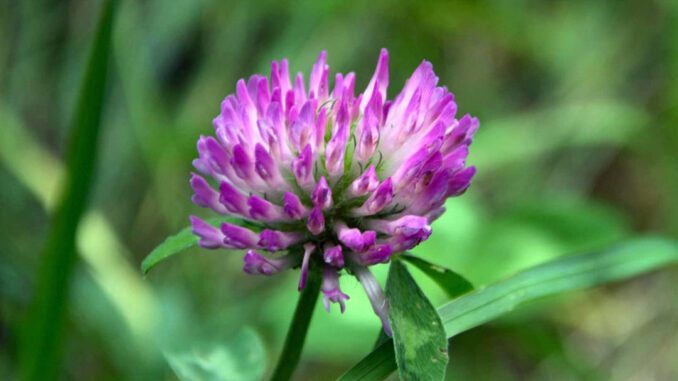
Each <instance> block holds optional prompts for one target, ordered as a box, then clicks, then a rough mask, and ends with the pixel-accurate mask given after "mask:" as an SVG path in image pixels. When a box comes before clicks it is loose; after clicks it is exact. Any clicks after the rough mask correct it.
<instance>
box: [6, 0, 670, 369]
mask: <svg viewBox="0 0 678 381" xmlns="http://www.w3.org/2000/svg"><path fill="white" fill-rule="evenodd" d="M100 3H101V2H96V1H84V0H69V1H58V2H57V1H48V0H36V1H12V0H2V1H0V206H1V207H2V211H1V212H0V242H1V243H2V246H1V249H0V379H13V377H15V376H16V373H15V372H16V368H15V364H16V360H17V345H18V337H17V326H18V325H19V324H20V323H21V322H22V321H23V319H24V318H25V314H26V307H27V306H28V304H29V302H30V300H32V297H33V291H34V287H35V280H36V278H35V274H36V269H37V267H38V261H39V260H40V258H39V253H40V251H41V248H42V247H43V244H44V240H45V238H46V232H47V226H48V223H49V216H50V215H51V212H52V210H53V207H54V201H55V195H56V194H57V192H58V189H59V184H60V183H61V181H62V180H63V168H64V159H63V158H64V148H65V146H64V138H65V137H66V136H67V133H68V126H70V123H69V122H70V120H71V118H72V110H73V109H74V104H75V99H76V98H75V97H76V94H77V90H78V84H79V79H80V78H81V74H82V72H83V69H84V63H85V61H86V60H85V57H86V51H87V46H88V43H89V42H90V41H91V35H92V32H93V28H94V22H95V20H96V17H95V16H96V14H97V12H98V10H99V7H100ZM118 11H119V12H118V15H117V16H118V19H117V21H116V25H115V29H114V45H113V48H114V51H113V57H112V58H113V61H112V62H111V63H112V65H111V66H112V69H111V77H110V78H111V81H110V82H111V86H110V89H109V94H108V104H107V105H106V108H105V113H104V128H103V130H102V131H103V135H102V136H101V140H100V152H99V158H100V160H99V164H98V166H97V172H96V175H95V177H96V183H95V194H94V196H95V200H94V202H93V203H92V204H91V209H90V210H89V212H88V213H87V214H86V215H85V218H84V220H83V223H82V224H81V227H80V232H79V237H78V248H79V253H80V258H81V265H80V267H79V268H78V270H77V271H76V275H75V278H74V281H73V287H72V292H71V309H70V315H69V318H68V321H69V323H68V326H67V336H68V341H67V346H66V353H65V356H64V357H65V358H66V359H67V360H66V363H65V364H64V371H65V374H66V377H65V378H66V379H73V380H91V379H96V380H121V379H123V380H127V379H129V380H148V379H167V380H176V379H180V377H183V378H181V379H190V377H191V376H195V377H199V378H206V377H208V376H205V375H204V374H203V373H200V372H208V371H214V372H219V371H224V369H228V367H229V365H228V364H229V363H230V362H231V361H233V363H234V364H236V365H238V366H239V367H240V366H241V365H243V364H253V365H252V366H251V369H245V370H244V369H242V367H240V368H238V370H232V372H236V371H246V373H242V377H240V378H238V379H246V378H247V377H252V379H256V378H257V377H258V375H259V374H260V373H257V372H265V370H269V371H270V369H271V367H272V364H273V361H272V360H273V359H275V357H276V356H277V354H278V351H279V349H280V348H281V344H282V340H283V338H284V334H285V330H286V328H287V324H288V323H289V320H290V317H291V314H292V312H293V308H294V302H293V301H294V300H296V298H297V296H298V295H297V292H296V291H295V289H296V288H295V286H294V283H295V279H294V277H295V274H294V273H289V274H284V275H280V276H277V277H273V278H256V277H251V276H247V275H245V274H243V273H242V272H241V270H240V267H241V255H240V254H239V253H231V252H225V251H224V252H211V251H210V252H208V251H205V250H200V249H191V250H189V251H187V252H185V253H183V254H181V255H177V256H175V257H172V259H169V260H166V261H164V262H163V263H162V264H161V265H159V266H158V267H157V268H155V269H154V271H153V272H152V273H151V274H150V275H149V276H148V277H147V278H145V279H144V278H142V275H141V274H140V271H139V263H140V262H141V259H143V258H144V256H145V255H146V254H148V252H149V251H150V250H151V249H152V248H153V247H155V246H156V245H157V244H158V243H160V242H161V241H162V240H163V239H164V237H166V236H167V235H168V234H171V233H175V232H177V231H179V230H180V229H181V228H183V227H184V226H186V225H187V224H188V218H187V216H188V215H189V214H191V213H195V214H198V215H203V216H204V215H205V214H201V212H202V211H201V210H199V209H198V208H197V207H194V206H193V205H192V204H191V203H190V188H189V186H188V173H189V172H190V171H191V160H192V158H193V157H194V156H195V142H196V140H197V137H198V136H199V135H200V134H207V133H209V132H210V131H211V129H212V127H211V119H212V117H213V116H215V115H216V114H217V112H218V110H219V103H220V101H221V99H222V98H223V97H224V96H225V95H226V94H228V93H230V92H232V91H233V90H234V87H235V82H236V80H237V79H238V78H240V77H246V76H249V75H250V74H252V73H254V72H260V71H266V70H267V69H268V65H269V63H270V61H271V60H272V59H277V58H280V57H281V56H287V57H288V58H289V59H290V63H291V66H292V69H293V70H295V71H296V70H304V71H308V70H309V69H310V66H311V63H312V62H313V60H314V59H315V57H316V56H317V54H318V52H319V51H320V50H321V49H327V50H328V53H329V60H330V65H331V67H332V69H333V70H339V71H344V72H346V71H349V70H355V71H356V74H357V81H358V86H364V85H366V84H367V81H368V79H369V76H370V75H371V70H372V68H373V66H374V63H375V61H376V58H377V55H378V50H379V48H381V47H387V48H389V51H390V54H391V67H392V72H391V75H392V82H391V91H389V94H394V92H395V91H396V90H397V89H398V88H399V87H400V86H402V84H403V83H404V81H405V79H406V75H408V73H409V72H411V70H412V69H413V68H414V67H415V66H416V65H417V64H418V63H419V62H420V60H422V59H424V58H426V59H429V60H430V61H431V62H432V63H433V65H434V68H435V69H436V72H437V73H438V74H439V76H440V82H441V83H442V84H445V85H447V86H448V87H449V88H450V89H451V90H452V91H453V92H454V93H455V95H456V97H457V101H458V103H459V105H460V111H461V112H471V113H473V114H474V115H477V116H479V118H480V120H481V129H480V131H479V132H478V134H477V138H476V140H475V143H474V145H473V146H472V148H471V150H472V153H471V161H472V163H473V164H475V165H477V166H478V177H477V179H476V180H475V182H474V184H473V186H472V187H471V189H470V190H469V192H468V193H467V194H466V195H465V196H464V197H461V198H456V199H454V200H452V201H450V202H449V203H448V212H447V213H446V214H445V215H444V216H443V217H442V218H441V219H440V220H439V221H437V222H436V223H435V224H434V226H433V229H434V233H433V235H432V237H431V239H430V240H429V241H428V242H426V243H424V244H422V245H421V246H419V247H418V248H417V249H416V250H415V253H416V254H417V255H421V256H422V257H424V258H426V259H427V260H430V261H431V262H433V263H439V264H441V265H444V266H446V267H449V268H451V269H453V270H454V271H456V272H458V273H460V274H461V275H463V276H465V277H466V278H468V279H469V280H470V281H471V282H472V283H473V284H474V285H476V286H482V285H484V284H487V283H489V282H492V281H495V280H498V279H501V278H503V277H505V276H508V275H510V274H512V273H514V272H516V271H518V270H520V269H524V268H526V267H528V266H531V265H534V264H537V263H541V262H543V261H545V260H548V259H552V258H555V257H557V256H561V255H567V254H569V253H573V252H578V251H588V250H592V249H598V248H603V247H606V246H607V245H609V244H613V243H615V242H618V241H621V240H623V239H626V238H629V237H632V236H634V235H637V234H639V233H644V232H656V233H660V234H665V235H673V236H675V235H676V234H678V154H677V152H678V128H677V127H676V126H678V106H677V105H678V43H677V41H678V5H677V4H676V2H673V1H667V0H658V1H655V2H644V1H601V2H590V1H584V0H577V1H555V2H547V1H543V2H538V1H510V2H509V1H493V2H490V1H480V2H477V1H464V2H447V1H414V0H412V1H402V2H398V3H395V2H387V1H382V0H377V1H369V2H367V1H365V2H351V3H349V2H343V1H299V2H289V1H268V0H266V1H262V2H228V1H227V2H223V1H217V0H199V1H196V0H178V1H172V2H169V3H168V2H166V1H161V0H147V1H123V2H121V4H120V7H119V9H118ZM377 272H378V275H379V276H381V279H382V280H383V279H384V277H385V275H386V272H387V268H386V267H385V266H384V267H383V268H379V269H378V270H377ZM413 275H414V276H415V278H416V279H417V281H418V283H419V284H420V286H421V287H422V289H423V291H424V292H425V293H426V294H427V295H428V296H429V297H431V298H432V300H434V302H435V303H437V304H442V302H444V301H445V300H446V296H445V293H444V292H443V291H442V290H441V289H440V288H438V286H437V285H436V284H435V283H434V282H433V281H431V280H429V279H427V278H426V277H425V276H423V275H422V274H421V273H419V272H418V271H417V270H413ZM342 282H344V283H343V284H342V287H343V289H344V291H345V292H346V293H348V294H350V295H351V296H352V298H351V300H350V301H349V303H348V305H347V311H346V313H345V314H344V315H343V316H341V315H339V313H338V312H337V311H333V312H332V313H331V314H327V313H326V312H324V311H323V310H322V308H321V306H318V311H316V315H315V317H314V320H313V323H312V326H311V330H310V333H309V337H308V343H307V347H306V349H305V351H304V354H303V355H304V357H303V360H304V362H303V363H302V366H301V368H300V371H299V374H298V378H299V379H304V380H305V379H331V378H333V377H336V376H338V375H340V374H341V373H343V371H345V370H346V369H347V368H348V367H349V366H351V365H352V364H353V363H354V362H355V361H357V360H358V359H359V358H361V357H362V356H364V355H365V354H367V353H368V352H369V351H370V349H371V347H372V345H373V343H374V339H375V338H376V335H377V332H378V326H379V321H378V319H377V318H375V316H374V315H373V313H372V311H371V307H370V305H369V302H368V301H367V299H366V297H365V296H364V295H363V293H362V292H360V285H359V284H357V282H356V281H354V280H352V279H350V278H349V277H344V278H342ZM676 287H678V276H677V273H676V270H675V269H669V270H666V271H662V272H657V273H653V274H651V275H647V276H644V277H642V278H640V279H637V280H634V281H630V282H625V283H623V284H619V285H615V286H612V287H606V288H603V289H597V290H595V291H590V292H585V293H578V294H575V295H570V296H567V297H559V298H556V299H547V300H545V301H543V302H540V303H536V304H533V305H531V307H530V308H528V309H527V310H522V311H520V312H516V313H514V314H511V315H509V316H508V317H507V318H504V319H502V320H500V321H498V322H496V323H493V324H491V325H488V326H486V327H483V328H479V329H475V330H472V331H469V332H467V333H464V334H461V335H459V336H457V337H456V338H455V339H454V340H453V341H452V344H451V347H450V358H451V360H450V366H449V368H448V372H447V377H448V379H450V380H462V379H472V380H545V379H548V380H569V379H585V380H609V379H612V380H651V379H656V380H666V379H674V378H676V377H678V368H677V366H678V365H676V362H675V358H676V357H678V336H676V335H677V334H676V332H678V327H677V325H676V324H677V323H676V316H678V311H677V310H678V301H677V300H676V298H675V289H676ZM243 327H251V328H243ZM243 329H244V331H243ZM217 332H218V334H217ZM243 332H245V333H243ZM207 339H209V340H207ZM206 340H207V341H206ZM262 345H263V346H262ZM243 348H245V349H247V350H245V349H243ZM191 353H193V354H195V358H192V359H191V358H188V357H186V356H188V355H190V354H191ZM244 354H247V356H244ZM235 355H243V357H241V358H239V359H238V360H236V359H235V357H232V356H235ZM248 356H249V357H248ZM168 359H169V361H168ZM211 362H216V363H218V365H213V364H212V363H211ZM227 372H228V371H227ZM234 374H241V373H234Z"/></svg>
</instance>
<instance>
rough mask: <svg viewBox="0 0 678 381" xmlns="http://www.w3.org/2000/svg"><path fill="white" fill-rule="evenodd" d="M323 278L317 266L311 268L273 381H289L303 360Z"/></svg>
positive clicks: (272, 378) (274, 372)
mask: <svg viewBox="0 0 678 381" xmlns="http://www.w3.org/2000/svg"><path fill="white" fill-rule="evenodd" d="M320 284H321V277H320V272H319V271H318V269H317V268H315V266H311V269H310V271H309V274H308V280H307V282H306V287H305V288H304V290H303V291H302V292H301V295H300V296H299V301H298V302H297V308H296V310H295V311H294V317H293V318H292V323H291V324H290V328H289V330H288V331H287V337H286V338H285V344H284V346H283V350H282V353H281V354H280V359H279V360H278V364H277V365H276V367H275V370H274V371H273V376H272V377H271V380H273V381H287V380H289V379H290V378H291V377H292V373H293V372H294V370H295V369H296V368H297V365H298V364H299V359H300V358H301V351H302V349H303V348H304V342H305V341H306V333H307V332H308V327H309V325H310V324H311V318H312V317H313V311H314V309H315V304H316V301H317V300H318V294H319V293H320Z"/></svg>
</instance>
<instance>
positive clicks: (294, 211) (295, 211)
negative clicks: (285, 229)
mask: <svg viewBox="0 0 678 381" xmlns="http://www.w3.org/2000/svg"><path fill="white" fill-rule="evenodd" d="M283 212H284V213H285V214H286V215H287V216H288V217H289V218H292V219H295V220H298V219H300V218H303V217H306V216H307V215H308V209H307V208H306V207H305V206H304V205H303V204H302V203H301V200H299V196H297V195H296V194H294V193H290V192H285V196H284V198H283Z"/></svg>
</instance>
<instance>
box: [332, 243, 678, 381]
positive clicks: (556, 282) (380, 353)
mask: <svg viewBox="0 0 678 381" xmlns="http://www.w3.org/2000/svg"><path fill="white" fill-rule="evenodd" d="M676 263H678V244H677V243H676V242H675V241H673V240H667V239H660V238H640V239H636V240H632V241H628V242H626V243H624V244H622V245H619V246H616V247H613V248H610V249H608V250H604V251H600V252H595V253H589V254H583V255H576V256H569V257H565V258H560V259H556V260H554V261H551V262H548V263H545V264H543V265H539V266H536V267H533V268H531V269H528V270H525V271H522V272H520V273H518V274H516V275H514V276H513V277H511V278H508V279H505V280H503V281H500V282H497V283H494V284H492V285H490V286H488V287H486V288H483V289H479V290H476V291H473V292H471V293H469V294H467V295H464V296H461V297H459V298H457V299H455V300H453V301H451V302H448V303H446V304H444V305H443V306H442V307H440V308H438V313H439V314H440V317H441V319H442V321H443V325H444V327H445V332H447V337H448V338H451V337H453V336H455V335H457V334H459V333H461V332H464V331H467V330H469V329H472V328H474V327H477V326H479V325H482V324H484V323H487V322H489V321H491V320H493V319H496V318H498V317H500V316H502V315H504V314H506V313H509V312H511V311H512V310H514V309H515V308H517V307H519V306H520V305H522V304H524V303H527V302H530V301H533V300H536V299H539V298H543V297H546V296H549V295H554V294H558V293H561V292H566V291H572V290H578V289H582V288H585V287H591V286H595V285H600V284H604V283H608V282H613V281H619V280H622V279H626V278H630V277H633V276H636V275H639V274H642V273H645V272H648V271H651V270H655V269H659V268H662V267H665V266H668V265H672V264H676ZM387 352H388V345H387V343H384V344H382V345H381V346H380V347H379V348H377V349H375V350H374V351H373V352H372V353H370V354H369V355H368V356H367V357H365V358H363V359H362V360H361V361H360V362H359V363H358V364H357V365H355V366H354V367H353V368H352V369H350V370H349V371H348V372H347V373H345V374H344V375H343V376H342V377H341V378H340V380H342V381H350V380H381V379H383V378H384V377H385V376H384V375H388V374H389V373H390V372H392V371H394V370H395V369H396V362H395V360H394V358H393V357H392V356H389V355H388V353H387ZM389 370H390V371H389Z"/></svg>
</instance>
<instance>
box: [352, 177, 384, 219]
mask: <svg viewBox="0 0 678 381" xmlns="http://www.w3.org/2000/svg"><path fill="white" fill-rule="evenodd" d="M391 200H393V181H392V180H391V178H390V177H389V178H388V179H386V180H385V181H384V182H382V183H381V184H379V186H378V187H377V189H376V190H375V191H374V192H372V194H371V195H370V197H369V198H368V199H367V201H365V203H364V204H363V206H361V207H360V208H358V209H356V210H355V214H356V215H363V216H364V215H370V214H376V213H378V212H380V211H381V210H382V209H384V208H385V207H386V206H387V205H388V204H390V203H391Z"/></svg>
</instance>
